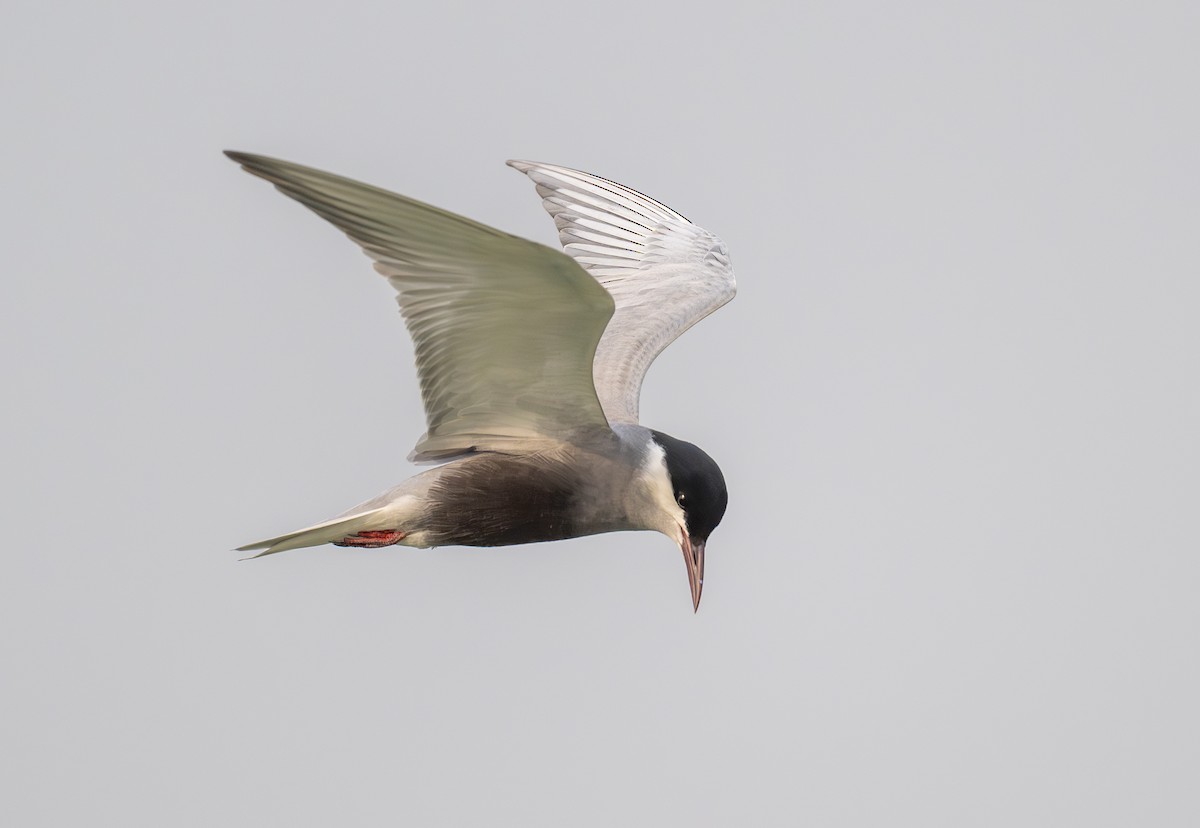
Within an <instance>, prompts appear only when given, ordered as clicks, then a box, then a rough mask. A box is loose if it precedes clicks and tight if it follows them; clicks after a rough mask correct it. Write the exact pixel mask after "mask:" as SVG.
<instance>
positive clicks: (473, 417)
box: [225, 151, 736, 611]
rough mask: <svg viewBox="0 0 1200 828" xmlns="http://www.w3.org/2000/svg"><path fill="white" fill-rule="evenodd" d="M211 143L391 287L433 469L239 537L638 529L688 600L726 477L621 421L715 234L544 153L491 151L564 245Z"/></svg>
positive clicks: (404, 541) (720, 510) (683, 317)
mask: <svg viewBox="0 0 1200 828" xmlns="http://www.w3.org/2000/svg"><path fill="white" fill-rule="evenodd" d="M225 154H226V155H227V156H229V157H230V158H231V159H233V160H234V161H236V162H237V163H238V164H240V165H241V166H242V168H243V169H244V170H246V171H247V172H250V173H252V174H254V175H256V176H258V177H260V178H263V179H266V180H267V181H270V182H271V183H273V184H274V185H275V187H276V188H277V189H278V190H279V191H280V192H282V193H283V194H284V195H287V196H290V197H291V198H293V199H295V200H296V201H298V202H300V203H301V204H303V205H304V206H305V207H307V208H308V209H310V210H312V211H313V212H314V213H316V214H317V215H319V216H321V217H322V218H324V219H325V220H327V221H329V222H330V223H331V224H333V225H334V226H336V227H337V228H338V229H339V230H341V231H342V232H344V233H345V234H346V235H347V236H349V237H350V239H351V240H352V241H354V242H356V243H357V244H358V245H359V246H360V247H361V248H362V249H363V251H364V252H365V253H366V254H367V255H368V256H369V257H370V258H372V259H373V260H374V262H375V269H376V270H377V271H378V272H379V273H380V274H381V275H383V276H384V277H386V278H387V280H388V281H389V282H390V283H391V285H392V287H393V288H395V290H396V292H397V294H398V296H397V301H398V302H399V305H400V312H401V314H402V316H403V317H404V321H405V323H406V325H407V326H408V331H409V333H410V334H411V336H412V339H413V342H414V345H415V352H416V364H417V374H418V377H419V380H420V385H421V397H422V401H423V402H424V406H425V417H426V425H427V428H428V430H427V431H426V433H425V434H424V435H423V436H422V437H421V439H420V440H419V441H418V442H417V445H416V447H415V448H414V449H413V451H412V453H411V454H410V455H409V460H410V461H412V462H414V463H417V464H436V465H434V466H433V468H430V469H428V470H426V471H423V472H421V473H420V474H417V475H416V476H414V477H411V478H409V479H408V480H407V481H405V482H403V483H401V484H400V485H398V486H395V487H394V488H392V489H389V490H388V491H386V492H384V493H382V494H380V495H379V496H377V497H375V498H372V499H371V500H368V501H366V502H365V503H361V504H359V505H358V506H355V507H354V508H352V509H349V510H347V511H346V512H343V513H342V514H341V515H339V516H338V517H335V518H333V519H332V520H327V521H325V522H323V523H318V524H316V525H315V526H310V527H308V528H306V529H300V530H298V531H295V532H289V533H287V534H285V535H279V536H277V537H273V538H269V539H267V540H262V541H258V542H256V543H250V544H247V545H245V546H242V547H240V548H239V551H246V550H261V552H260V553H259V555H255V556H254V557H260V556H261V555H270V554H274V553H276V552H282V551H284V550H288V549H296V548H299V547H306V546H317V545H320V544H326V543H330V544H334V545H335V546H347V547H370V548H375V547H384V546H391V545H397V544H398V545H401V546H414V547H433V546H451V545H458V546H507V545H510V544H521V543H533V542H538V541H553V540H562V539H565V538H574V537H581V536H584V535H593V534H597V533H601V532H615V531H626V530H650V531H656V532H661V533H662V534H664V535H666V536H668V537H669V538H671V539H672V540H674V541H675V543H677V544H678V545H679V548H680V550H681V551H682V552H683V557H684V561H685V563H686V566H687V575H688V582H689V584H690V586H691V595H692V607H693V611H695V610H698V609H699V607H700V593H701V590H702V588H703V585H704V550H705V545H706V544H707V542H708V538H709V535H710V534H711V533H712V531H713V530H714V529H715V528H716V527H717V525H718V524H719V523H720V522H721V518H722V517H723V516H724V514H725V507H726V505H727V503H728V493H727V491H726V488H725V478H724V476H723V475H722V474H721V469H720V467H718V466H717V464H716V462H714V461H713V459H712V458H711V457H709V456H708V455H707V454H705V453H704V452H703V451H702V450H701V449H699V448H697V447H696V446H694V445H693V444H691V443H688V442H685V441H683V440H679V439H676V438H675V437H671V436H669V435H667V434H665V433H663V432H661V431H654V430H652V429H649V428H646V427H645V426H642V425H641V424H639V422H638V399H639V396H640V393H641V387H642V379H643V378H644V377H645V375H646V371H647V370H648V369H649V367H650V364H651V363H652V362H653V361H654V359H655V357H657V356H658V355H659V354H660V353H661V352H662V351H663V349H664V348H666V347H667V346H668V345H669V344H671V343H672V342H673V341H675V339H676V338H677V337H678V336H679V335H680V334H682V333H683V332H684V331H686V330H687V329H688V328H690V327H692V326H693V325H694V324H696V323H697V322H699V321H700V320H701V319H703V318H704V317H706V316H708V315H709V314H710V313H712V312H713V311H715V310H716V309H717V308H719V307H721V306H722V305H724V304H725V303H726V302H728V301H729V300H730V299H732V298H733V296H734V293H735V291H736V286H735V281H734V276H733V268H732V266H731V264H730V259H729V254H728V252H727V250H726V247H725V244H724V243H723V242H721V240H720V239H718V238H717V237H716V236H714V235H713V234H712V233H709V232H708V231H707V230H704V229H702V228H700V227H698V226H697V225H695V224H693V223H692V222H691V221H689V220H688V219H686V218H684V217H683V216H682V215H680V214H679V213H677V212H675V211H674V210H672V209H671V208H669V207H667V206H666V205H664V204H662V203H660V202H658V201H655V200H654V199H652V198H649V197H647V196H645V195H642V194H641V193H639V192H637V191H635V190H631V189H629V188H628V187H624V186H622V185H620V184H617V183H615V182H613V181H609V180H608V179H604V178H600V177H598V176H595V175H590V174H588V173H584V172H579V171H578V170H573V169H568V168H566V167H560V166H556V165H553V164H540V163H533V162H529V161H509V162H508V164H509V166H511V167H514V168H515V169H517V170H519V171H520V172H522V173H524V174H525V175H527V176H528V177H529V178H530V179H532V180H533V183H534V184H535V186H536V188H537V192H538V195H540V196H541V198H542V205H543V206H544V207H545V209H546V210H547V211H548V212H549V213H550V215H551V217H552V218H553V219H554V223H555V224H556V225H557V227H558V234H559V239H560V241H561V243H562V245H563V252H559V251H558V250H554V249H552V248H550V247H547V246H545V245H542V244H538V243H536V242H532V241H528V240H526V239H523V238H520V237H517V236H513V235H509V234H508V233H504V232H502V231H500V230H496V229H494V228H492V227H488V226H486V225H483V224H479V223H477V222H475V221H472V220H470V219H468V218H464V217H462V216H459V215H455V214H454V213H450V212H447V211H445V210H441V209H438V208H436V207H432V206H430V205H427V204H422V203H421V202H419V201H415V200H413V199H410V198H406V197H404V196H402V195H397V194H395V193H392V192H388V191H387V190H382V189H379V188H377V187H372V186H369V185H366V184H362V183H359V182H357V181H352V180H350V179H348V178H343V177H341V176H337V175H333V174H330V173H327V172H322V171H320V170H316V169H312V168H309V167H303V166H300V165H298V164H292V163H289V162H286V161H280V160H277V159H273V158H267V157H264V156H260V155H251V154H247V153H242V152H233V151H227V152H226V153H225ZM703 382H704V383H712V382H715V381H714V380H713V379H711V378H709V377H705V378H703Z"/></svg>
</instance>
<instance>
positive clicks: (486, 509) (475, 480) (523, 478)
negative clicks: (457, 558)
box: [425, 454, 597, 546]
mask: <svg viewBox="0 0 1200 828" xmlns="http://www.w3.org/2000/svg"><path fill="white" fill-rule="evenodd" d="M580 483H581V481H580V479H579V477H578V475H577V474H576V473H575V471H574V470H573V469H572V468H570V467H568V466H564V465H561V464H556V463H546V462H544V461H540V460H538V459H536V458H517V457H512V456H507V455H496V454H485V455H480V456H478V457H473V458H470V459H468V460H464V461H462V462H461V463H459V464H456V465H455V466H453V467H452V468H448V469H447V470H446V472H445V473H444V474H443V475H442V476H441V478H440V479H439V480H438V482H437V483H436V484H435V485H434V487H433V488H432V489H431V491H430V494H431V495H433V497H431V498H430V502H429V504H428V505H427V506H426V511H425V520H426V529H427V531H428V532H429V534H430V541H431V543H432V545H435V546H508V545H511V544H518V543H536V542H538V541H552V540H562V539H564V538H573V537H577V536H578V535H581V534H591V533H592V532H595V531H597V529H595V528H590V527H583V526H580V525H579V521H578V520H577V517H576V516H577V514H578V513H579V508H578V506H579V500H578V499H579V498H580V497H581V496H582V495H581V494H580V493H581V491H582V488H583V487H582V486H581V485H580Z"/></svg>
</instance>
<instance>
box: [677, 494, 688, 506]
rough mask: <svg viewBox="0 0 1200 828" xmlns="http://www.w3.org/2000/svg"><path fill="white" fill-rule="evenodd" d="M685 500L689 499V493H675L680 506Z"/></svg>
mask: <svg viewBox="0 0 1200 828" xmlns="http://www.w3.org/2000/svg"><path fill="white" fill-rule="evenodd" d="M685 500H687V495H685V494H684V493H683V492H680V493H679V494H677V495H675V502H676V503H678V504H679V505H680V506H682V505H683V501H685Z"/></svg>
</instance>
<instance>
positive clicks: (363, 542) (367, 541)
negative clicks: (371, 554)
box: [333, 529, 405, 549]
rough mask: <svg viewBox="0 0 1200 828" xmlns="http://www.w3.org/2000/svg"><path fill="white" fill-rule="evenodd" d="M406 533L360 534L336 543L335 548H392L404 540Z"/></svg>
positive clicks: (392, 530)
mask: <svg viewBox="0 0 1200 828" xmlns="http://www.w3.org/2000/svg"><path fill="white" fill-rule="evenodd" d="M404 534H405V533H404V532H400V531H397V530H395V529H387V530H384V531H382V532H359V533H358V534H357V535H350V536H349V537H345V538H342V539H341V540H340V541H334V542H333V545H334V546H357V547H360V548H363V549H378V548H379V547H381V546H392V545H393V544H397V543H399V542H400V541H402V540H404Z"/></svg>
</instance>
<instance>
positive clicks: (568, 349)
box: [226, 152, 613, 462]
mask: <svg viewBox="0 0 1200 828" xmlns="http://www.w3.org/2000/svg"><path fill="white" fill-rule="evenodd" d="M226 155H228V156H229V157H230V158H232V159H233V160H234V161H236V162H238V163H239V164H241V165H242V167H243V168H244V169H245V170H246V171H248V172H250V173H253V174H254V175H257V176H259V177H260V178H265V179H266V180H267V181H270V182H272V183H273V184H274V185H275V186H276V188H277V189H279V191H280V192H282V193H284V194H285V195H288V196H290V197H292V198H294V199H296V200H297V201H299V202H300V203H301V204H303V205H304V206H305V207H307V208H309V209H310V210H312V211H313V212H314V213H316V214H317V215H319V216H321V217H322V218H324V219H326V220H328V221H329V222H331V223H332V224H334V225H335V226H336V227H338V229H340V230H342V231H343V232H344V233H345V234H346V235H347V236H349V237H350V238H351V239H352V240H353V241H355V242H357V243H358V244H359V245H360V246H361V247H362V248H363V250H364V251H365V252H366V254H367V255H368V256H370V257H371V258H372V259H374V260H375V269H376V270H378V271H379V272H380V273H381V274H383V275H384V276H386V277H387V279H388V281H389V282H391V283H392V286H393V287H394V288H395V289H396V291H397V292H398V293H399V296H398V297H397V301H398V302H399V304H400V312H401V313H402V314H403V316H404V321H405V323H406V324H407V325H408V330H409V333H410V334H411V335H412V338H413V342H414V344H415V346H416V358H417V373H418V375H419V378H420V381H421V396H422V398H423V399H424V402H425V417H426V421H427V424H428V428H429V430H428V431H427V432H426V434H425V435H424V436H423V437H422V438H421V440H420V441H419V442H418V443H417V445H416V448H415V449H413V453H412V455H410V459H412V460H414V461H415V462H436V461H439V460H445V459H448V458H450V457H454V456H457V455H460V454H464V453H468V452H471V451H524V450H528V449H529V448H530V447H531V446H532V445H533V444H534V443H536V442H538V441H539V440H540V439H542V438H558V437H562V436H564V435H565V434H566V433H567V432H569V431H570V430H572V429H574V428H578V427H583V426H591V425H603V426H607V420H605V418H604V412H603V410H602V408H601V406H600V402H599V400H598V399H597V396H596V391H595V387H594V385H593V382H592V360H593V357H594V355H595V351H596V345H597V343H598V342H599V341H600V336H601V334H602V333H603V331H604V326H605V325H606V324H607V322H608V320H609V318H610V317H611V316H612V313H613V300H612V297H611V296H609V294H608V293H606V292H605V291H604V289H603V288H601V287H600V286H599V285H597V284H596V282H595V280H594V279H592V278H591V277H590V276H588V274H587V273H586V272H584V270H583V269H582V268H581V267H580V266H579V265H578V264H576V263H575V262H574V261H573V260H572V259H570V258H569V257H567V256H565V255H563V254H562V253H560V252H558V251H557V250H552V249H551V248H549V247H546V246H544V245H540V244H536V243H534V242H531V241H527V240H525V239H521V238H518V237H516V236H510V235H508V234H507V233H502V232H500V231H499V230H495V229H493V228H491V227H487V226H485V225H482V224H478V223H476V222H473V221H471V220H470V219H466V218H463V217H461V216H457V215H454V214H453V213H448V212H446V211H444V210H439V209H437V208H436V207H431V206H429V205H426V204H422V203H420V202H417V201H413V200H412V199H408V198H405V197H404V196H400V195H396V194H395V193H390V192H388V191H386V190H381V189H378V188H376V187H371V186H368V185H366V184H360V183H358V182H356V181H351V180H350V179H347V178H342V177H340V176H336V175H331V174H329V173H326V172H321V171H319V170H314V169H310V168H308V167H302V166H299V165H297V164H290V163H288V162H286V161H278V160H275V159H272V158H264V157H262V156H258V155H247V154H245V153H240V152H227V153H226Z"/></svg>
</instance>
